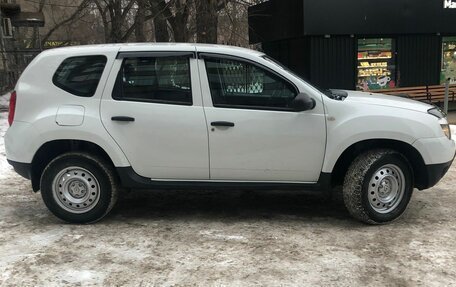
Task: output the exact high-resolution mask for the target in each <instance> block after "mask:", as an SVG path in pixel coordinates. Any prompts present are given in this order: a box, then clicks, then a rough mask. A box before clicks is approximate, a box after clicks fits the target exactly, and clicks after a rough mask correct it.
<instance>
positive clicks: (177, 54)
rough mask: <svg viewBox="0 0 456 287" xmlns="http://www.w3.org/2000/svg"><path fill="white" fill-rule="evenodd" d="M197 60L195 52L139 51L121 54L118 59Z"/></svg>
mask: <svg viewBox="0 0 456 287" xmlns="http://www.w3.org/2000/svg"><path fill="white" fill-rule="evenodd" d="M185 56H188V57H189V58H190V59H194V58H195V52H191V51H175V52H173V51H155V52H154V51H138V52H133V51H132V52H119V53H117V57H116V59H124V58H165V57H185Z"/></svg>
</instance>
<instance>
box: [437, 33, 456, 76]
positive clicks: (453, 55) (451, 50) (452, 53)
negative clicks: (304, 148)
mask: <svg viewBox="0 0 456 287" xmlns="http://www.w3.org/2000/svg"><path fill="white" fill-rule="evenodd" d="M447 79H450V84H456V37H443V49H442V70H441V73H440V83H442V84H443V83H445V81H446V80H447Z"/></svg>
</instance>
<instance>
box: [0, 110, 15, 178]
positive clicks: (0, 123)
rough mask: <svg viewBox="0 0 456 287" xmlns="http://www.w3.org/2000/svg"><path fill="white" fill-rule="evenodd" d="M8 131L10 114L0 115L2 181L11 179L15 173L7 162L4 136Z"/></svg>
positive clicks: (0, 166) (0, 169)
mask: <svg viewBox="0 0 456 287" xmlns="http://www.w3.org/2000/svg"><path fill="white" fill-rule="evenodd" d="M7 129H8V113H5V112H3V113H0V180H3V179H5V178H8V177H11V176H12V175H13V173H14V170H13V168H12V167H11V165H9V164H8V162H7V161H6V153H5V141H4V140H3V136H4V135H5V133H6V130H7Z"/></svg>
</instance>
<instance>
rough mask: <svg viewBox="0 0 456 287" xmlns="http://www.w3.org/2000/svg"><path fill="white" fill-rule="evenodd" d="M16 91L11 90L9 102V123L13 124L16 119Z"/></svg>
mask: <svg viewBox="0 0 456 287" xmlns="http://www.w3.org/2000/svg"><path fill="white" fill-rule="evenodd" d="M16 97H17V95H16V91H13V92H11V97H10V102H9V114H8V123H9V125H10V126H11V125H12V124H13V121H14V113H15V112H16Z"/></svg>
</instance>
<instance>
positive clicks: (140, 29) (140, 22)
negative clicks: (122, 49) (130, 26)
mask: <svg viewBox="0 0 456 287" xmlns="http://www.w3.org/2000/svg"><path fill="white" fill-rule="evenodd" d="M137 5H138V12H136V13H137V14H136V19H135V22H136V23H135V26H136V27H135V37H136V41H137V42H146V34H145V33H144V22H145V20H146V1H145V0H137Z"/></svg>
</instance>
